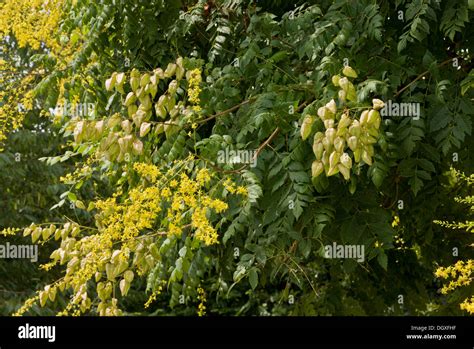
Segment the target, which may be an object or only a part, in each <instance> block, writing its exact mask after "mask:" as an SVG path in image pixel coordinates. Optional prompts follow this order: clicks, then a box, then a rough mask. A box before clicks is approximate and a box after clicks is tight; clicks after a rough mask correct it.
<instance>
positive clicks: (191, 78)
mask: <svg viewBox="0 0 474 349" xmlns="http://www.w3.org/2000/svg"><path fill="white" fill-rule="evenodd" d="M201 74H202V71H201V69H198V68H196V69H193V70H191V71H190V72H189V74H188V76H187V78H188V83H189V86H188V99H189V102H190V103H191V104H193V105H194V106H193V109H194V111H196V112H199V111H200V110H201V106H200V105H199V104H200V103H201V99H200V98H199V95H200V94H201V87H200V84H201V82H202V76H201Z"/></svg>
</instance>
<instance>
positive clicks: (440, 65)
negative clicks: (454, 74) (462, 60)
mask: <svg viewBox="0 0 474 349" xmlns="http://www.w3.org/2000/svg"><path fill="white" fill-rule="evenodd" d="M455 58H458V57H455ZM453 59H454V58H450V59H447V60H445V61H444V62H441V63H440V64H438V67H442V66H443V65H446V64H448V63H449V62H452V60H453ZM429 72H430V71H429V70H427V71H424V72H423V73H421V74H420V75H418V76H417V77H416V78H415V80H413V81H412V82H410V83H409V84H408V85H406V86H405V87H403V88H402V89H400V90H399V91H398V92H397V93H395V95H394V96H393V97H394V98H395V97H397V96H399V95H400V94H401V93H402V92H403V91H405V90H406V89H407V88H409V87H410V86H411V85H413V84H414V83H415V82H417V81H418V80H420V79H421V78H422V77H423V76H425V75H426V74H428V73H429Z"/></svg>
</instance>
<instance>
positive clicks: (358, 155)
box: [354, 148, 362, 163]
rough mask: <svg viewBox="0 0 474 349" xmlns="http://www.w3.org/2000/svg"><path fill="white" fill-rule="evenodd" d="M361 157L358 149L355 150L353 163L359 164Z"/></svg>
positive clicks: (360, 151)
mask: <svg viewBox="0 0 474 349" xmlns="http://www.w3.org/2000/svg"><path fill="white" fill-rule="evenodd" d="M361 155H362V150H360V149H359V148H357V149H356V150H354V161H355V162H356V163H359V162H360V158H361Z"/></svg>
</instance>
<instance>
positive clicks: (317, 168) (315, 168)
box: [311, 160, 324, 178]
mask: <svg viewBox="0 0 474 349" xmlns="http://www.w3.org/2000/svg"><path fill="white" fill-rule="evenodd" d="M323 171H324V165H323V163H322V162H321V161H318V160H315V161H313V163H312V165H311V176H312V177H313V178H315V177H318V176H319V175H320V174H321V173H323Z"/></svg>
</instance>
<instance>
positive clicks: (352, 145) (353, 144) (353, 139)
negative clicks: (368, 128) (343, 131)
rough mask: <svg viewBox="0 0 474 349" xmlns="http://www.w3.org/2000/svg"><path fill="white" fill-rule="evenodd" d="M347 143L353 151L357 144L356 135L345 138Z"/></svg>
mask: <svg viewBox="0 0 474 349" xmlns="http://www.w3.org/2000/svg"><path fill="white" fill-rule="evenodd" d="M347 144H348V145H349V148H350V149H351V150H352V151H355V150H356V149H357V145H358V140H357V137H356V136H351V137H349V139H348V140H347Z"/></svg>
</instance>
